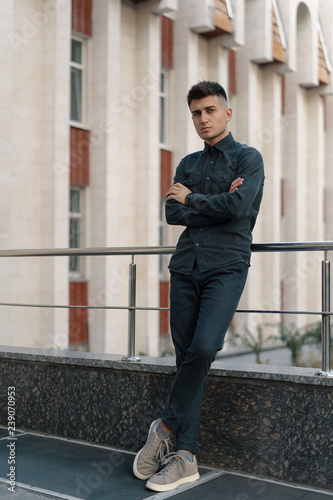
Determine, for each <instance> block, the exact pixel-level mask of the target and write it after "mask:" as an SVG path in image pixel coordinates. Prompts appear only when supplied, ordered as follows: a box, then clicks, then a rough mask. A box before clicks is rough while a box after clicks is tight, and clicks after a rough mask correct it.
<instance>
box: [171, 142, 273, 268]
mask: <svg viewBox="0 0 333 500" xmlns="http://www.w3.org/2000/svg"><path fill="white" fill-rule="evenodd" d="M236 177H243V178H244V182H243V184H242V185H241V186H240V187H239V188H238V189H237V191H235V192H234V193H229V189H230V185H231V183H232V181H233V180H234V179H236ZM176 182H180V183H181V184H183V185H184V186H187V187H188V188H189V189H190V190H191V191H192V193H193V194H191V195H190V203H189V206H188V207H186V206H184V205H183V204H182V203H179V202H177V201H176V200H169V201H167V202H166V209H165V211H166V220H167V222H168V224H173V225H181V226H186V229H185V231H184V232H183V233H182V234H181V236H180V238H179V241H178V244H177V247H176V250H175V252H174V253H173V255H172V257H171V260H170V264H169V269H170V270H171V271H176V272H179V273H183V274H191V272H192V270H193V267H194V263H195V261H196V262H197V265H198V268H199V272H203V271H208V270H211V269H215V268H218V267H222V266H228V265H230V264H233V263H235V262H245V263H246V264H247V265H250V256H251V250H250V247H251V243H252V230H253V228H254V225H255V222H256V218H257V215H258V212H259V207H260V203H261V199H262V194H263V185H264V165H263V159H262V156H261V154H260V153H259V151H257V150H256V149H255V148H252V147H249V146H247V145H246V144H241V143H239V142H237V141H235V140H234V138H233V136H232V134H231V133H229V135H228V136H227V137H225V138H224V139H222V140H221V141H219V142H218V143H217V144H215V146H213V147H211V146H208V145H207V144H205V148H204V150H203V151H198V152H196V153H192V154H189V155H187V156H186V157H185V158H183V159H182V160H181V162H180V164H179V165H178V167H177V170H176V175H175V178H174V183H176Z"/></svg>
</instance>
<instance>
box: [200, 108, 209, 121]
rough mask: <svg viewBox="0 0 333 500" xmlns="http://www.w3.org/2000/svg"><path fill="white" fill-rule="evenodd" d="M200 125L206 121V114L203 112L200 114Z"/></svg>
mask: <svg viewBox="0 0 333 500" xmlns="http://www.w3.org/2000/svg"><path fill="white" fill-rule="evenodd" d="M200 118H201V123H205V122H206V121H207V119H208V113H205V112H204V111H203V112H202V113H201V116H200Z"/></svg>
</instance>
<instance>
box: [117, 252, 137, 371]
mask: <svg viewBox="0 0 333 500" xmlns="http://www.w3.org/2000/svg"><path fill="white" fill-rule="evenodd" d="M135 305H136V264H135V262H134V255H132V262H131V263H130V264H129V290H128V355H127V356H124V357H123V358H122V361H132V362H134V363H135V362H138V361H141V359H140V358H138V357H137V356H135Z"/></svg>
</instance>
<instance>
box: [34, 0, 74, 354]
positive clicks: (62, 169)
mask: <svg viewBox="0 0 333 500" xmlns="http://www.w3.org/2000/svg"><path fill="white" fill-rule="evenodd" d="M38 9H39V10H38V11H37V12H35V19H36V25H37V19H40V21H39V22H40V25H41V26H40V28H39V31H40V37H41V38H40V43H41V47H40V51H41V52H40V54H41V59H40V82H41V87H40V89H39V90H40V106H41V108H40V113H41V114H40V125H41V128H40V151H41V153H40V168H41V173H40V192H41V233H40V245H41V247H42V248H64V247H68V241H69V168H68V167H69V126H68V123H69V92H68V81H69V60H70V53H69V51H70V27H71V8H70V4H68V3H65V2H61V3H60V4H57V5H55V6H54V9H52V10H49V11H48V12H45V11H44V10H43V8H42V5H41V4H39V7H38ZM37 14H38V16H39V17H37ZM43 19H44V22H42V20H43ZM36 36H39V32H38V34H36ZM40 283H41V284H40V288H41V297H40V301H41V303H50V304H68V259H67V258H64V257H56V258H44V259H43V260H42V262H41V277H40ZM40 314H41V333H40V343H41V344H42V345H48V346H49V345H51V347H54V348H62V349H64V348H67V347H68V340H69V333H68V316H69V314H68V310H66V309H43V310H42V311H41V313H40Z"/></svg>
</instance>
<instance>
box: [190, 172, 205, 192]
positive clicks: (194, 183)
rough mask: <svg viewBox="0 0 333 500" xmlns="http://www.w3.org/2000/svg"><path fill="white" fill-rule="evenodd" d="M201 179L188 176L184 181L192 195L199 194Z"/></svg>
mask: <svg viewBox="0 0 333 500" xmlns="http://www.w3.org/2000/svg"><path fill="white" fill-rule="evenodd" d="M201 179H202V176H201V175H190V176H189V177H188V178H187V179H186V183H187V186H188V188H189V189H190V190H191V191H192V193H200V187H201Z"/></svg>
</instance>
